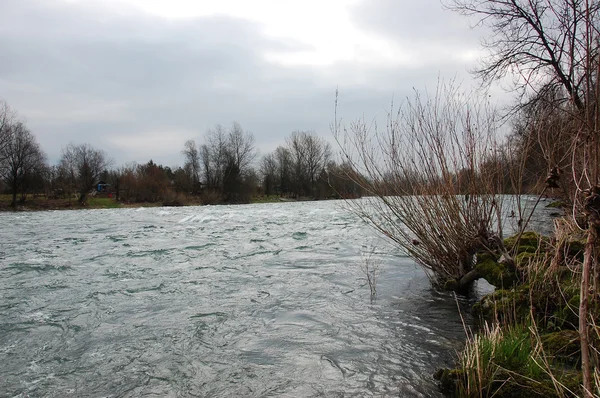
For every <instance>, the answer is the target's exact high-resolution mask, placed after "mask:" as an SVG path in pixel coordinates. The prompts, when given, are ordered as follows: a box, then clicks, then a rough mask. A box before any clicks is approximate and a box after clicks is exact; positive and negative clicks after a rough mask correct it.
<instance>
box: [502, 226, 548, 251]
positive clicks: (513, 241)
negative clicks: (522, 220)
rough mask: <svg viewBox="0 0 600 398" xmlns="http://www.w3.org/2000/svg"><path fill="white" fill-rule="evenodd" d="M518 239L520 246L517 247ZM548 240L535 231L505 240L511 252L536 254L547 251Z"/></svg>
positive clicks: (505, 244)
mask: <svg viewBox="0 0 600 398" xmlns="http://www.w3.org/2000/svg"><path fill="white" fill-rule="evenodd" d="M517 238H519V240H518V246H517ZM547 243H548V238H547V237H545V236H542V235H539V234H537V233H536V232H533V231H526V232H523V233H522V234H521V236H520V237H519V236H518V235H514V236H511V237H508V238H506V239H504V246H505V247H506V248H507V249H508V250H509V251H513V252H515V253H517V254H518V253H523V252H527V253H536V252H538V251H541V252H544V251H546V250H547V247H546V245H547Z"/></svg>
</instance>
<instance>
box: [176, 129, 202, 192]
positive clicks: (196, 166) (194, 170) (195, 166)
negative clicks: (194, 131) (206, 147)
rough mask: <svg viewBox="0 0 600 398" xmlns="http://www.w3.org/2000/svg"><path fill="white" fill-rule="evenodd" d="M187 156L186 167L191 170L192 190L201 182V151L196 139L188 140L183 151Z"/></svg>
mask: <svg viewBox="0 0 600 398" xmlns="http://www.w3.org/2000/svg"><path fill="white" fill-rule="evenodd" d="M181 152H182V153H183V155H184V156H185V165H184V169H186V170H189V173H190V183H191V184H190V185H191V187H192V191H196V189H197V188H198V183H199V182H200V152H199V151H198V147H197V146H196V142H195V141H194V140H188V141H186V142H185V144H184V146H183V150H182V151H181Z"/></svg>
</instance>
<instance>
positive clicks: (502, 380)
mask: <svg viewBox="0 0 600 398" xmlns="http://www.w3.org/2000/svg"><path fill="white" fill-rule="evenodd" d="M569 376H570V375H569ZM558 378H559V380H560V381H561V382H563V380H564V382H563V384H565V385H567V384H568V385H572V382H571V381H570V380H567V378H566V376H562V375H561V376H560V377H558ZM572 391H577V389H575V390H572ZM556 395H557V394H556V389H555V387H554V384H553V383H552V380H551V379H550V377H547V376H544V377H543V378H541V379H540V378H535V379H533V378H530V377H525V376H521V375H519V374H517V373H512V372H511V373H509V372H506V371H499V372H497V373H496V374H495V375H494V381H493V382H492V383H491V385H490V386H489V387H488V388H487V389H486V394H484V395H483V396H490V397H491V396H493V397H497V398H525V397H555V396H556ZM567 396H568V395H567Z"/></svg>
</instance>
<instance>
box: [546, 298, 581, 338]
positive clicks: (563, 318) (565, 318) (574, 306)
mask: <svg viewBox="0 0 600 398" xmlns="http://www.w3.org/2000/svg"><path fill="white" fill-rule="evenodd" d="M564 294H565V298H566V299H567V300H568V302H566V303H565V302H563V303H562V305H559V306H557V308H556V310H555V311H554V312H553V313H552V317H551V319H549V320H548V329H549V330H552V329H553V328H555V329H561V330H565V329H566V330H576V329H577V328H578V325H579V314H578V312H577V311H578V309H579V292H577V294H573V295H572V296H571V297H570V298H569V293H568V292H565V293H564Z"/></svg>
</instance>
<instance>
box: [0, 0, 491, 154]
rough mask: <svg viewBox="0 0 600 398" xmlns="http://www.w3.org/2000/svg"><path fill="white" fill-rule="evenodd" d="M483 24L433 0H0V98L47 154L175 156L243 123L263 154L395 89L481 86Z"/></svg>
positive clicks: (375, 103)
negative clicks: (74, 149) (443, 82)
mask: <svg viewBox="0 0 600 398" xmlns="http://www.w3.org/2000/svg"><path fill="white" fill-rule="evenodd" d="M480 33H481V32H479V31H477V30H471V29H470V28H469V22H468V21H467V20H465V19H464V18H462V17H460V16H458V15H455V14H454V13H452V12H450V11H447V10H444V9H443V7H442V5H441V3H440V2H439V0H419V1H415V0H362V1H361V0H219V1H216V0H206V1H205V0H0V51H1V54H2V55H1V57H2V58H1V59H2V61H1V62H0V98H2V99H4V100H5V101H6V102H8V103H9V105H10V106H11V107H12V108H13V109H15V110H16V111H18V113H19V115H20V116H21V117H22V118H24V119H26V121H27V125H28V126H29V128H30V129H31V130H32V132H33V133H34V134H35V135H36V137H37V138H38V140H39V141H40V143H41V145H42V147H43V148H44V150H45V151H46V152H47V154H48V157H49V160H50V161H51V162H55V161H56V160H57V159H58V158H59V157H60V151H61V147H63V146H65V145H66V144H68V143H69V142H73V143H75V144H78V143H84V142H86V143H90V144H92V145H93V146H95V147H97V148H101V149H104V150H105V151H106V152H107V153H108V154H109V155H110V156H111V157H112V158H113V159H114V161H115V163H116V164H117V165H118V164H122V163H125V162H129V161H138V162H146V161H148V160H149V159H153V160H154V161H156V162H159V163H163V164H165V165H170V166H174V165H181V164H182V163H183V158H182V156H181V153H180V152H181V149H182V148H183V144H184V142H185V141H186V140H188V139H195V140H196V142H201V141H202V137H203V135H204V133H205V132H206V131H207V130H208V129H209V128H211V127H213V126H214V125H215V124H217V123H220V124H222V125H225V126H229V125H230V124H231V123H232V122H233V121H237V122H239V123H240V124H241V125H242V127H243V128H244V129H245V130H248V131H251V132H253V133H254V136H255V139H256V144H257V147H258V148H259V149H260V151H261V153H262V154H265V153H267V152H270V151H271V150H273V149H275V147H277V146H278V145H281V144H283V143H284V142H285V137H286V136H288V135H289V133H290V132H292V131H294V130H314V131H315V132H317V133H318V134H321V135H323V136H324V137H330V132H329V125H330V123H331V122H332V120H333V110H334V100H335V90H336V87H339V91H340V101H339V113H340V114H341V116H342V118H343V119H344V120H346V121H350V120H352V119H356V118H358V117H361V116H363V115H364V116H365V117H366V118H374V117H385V112H386V110H387V109H389V104H390V101H391V100H392V98H395V99H396V101H397V100H398V99H401V98H403V97H405V96H407V95H410V94H411V91H412V90H413V88H416V89H420V90H423V89H425V88H429V89H430V90H431V89H433V88H435V86H436V81H437V80H438V78H439V77H441V78H443V79H451V78H457V79H458V80H460V81H462V82H463V84H464V85H467V86H468V85H470V84H473V82H472V81H471V80H470V77H469V75H468V72H467V71H468V70H469V69H470V68H472V67H473V66H475V65H476V60H477V58H478V57H479V56H480V38H479V34H480Z"/></svg>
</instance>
